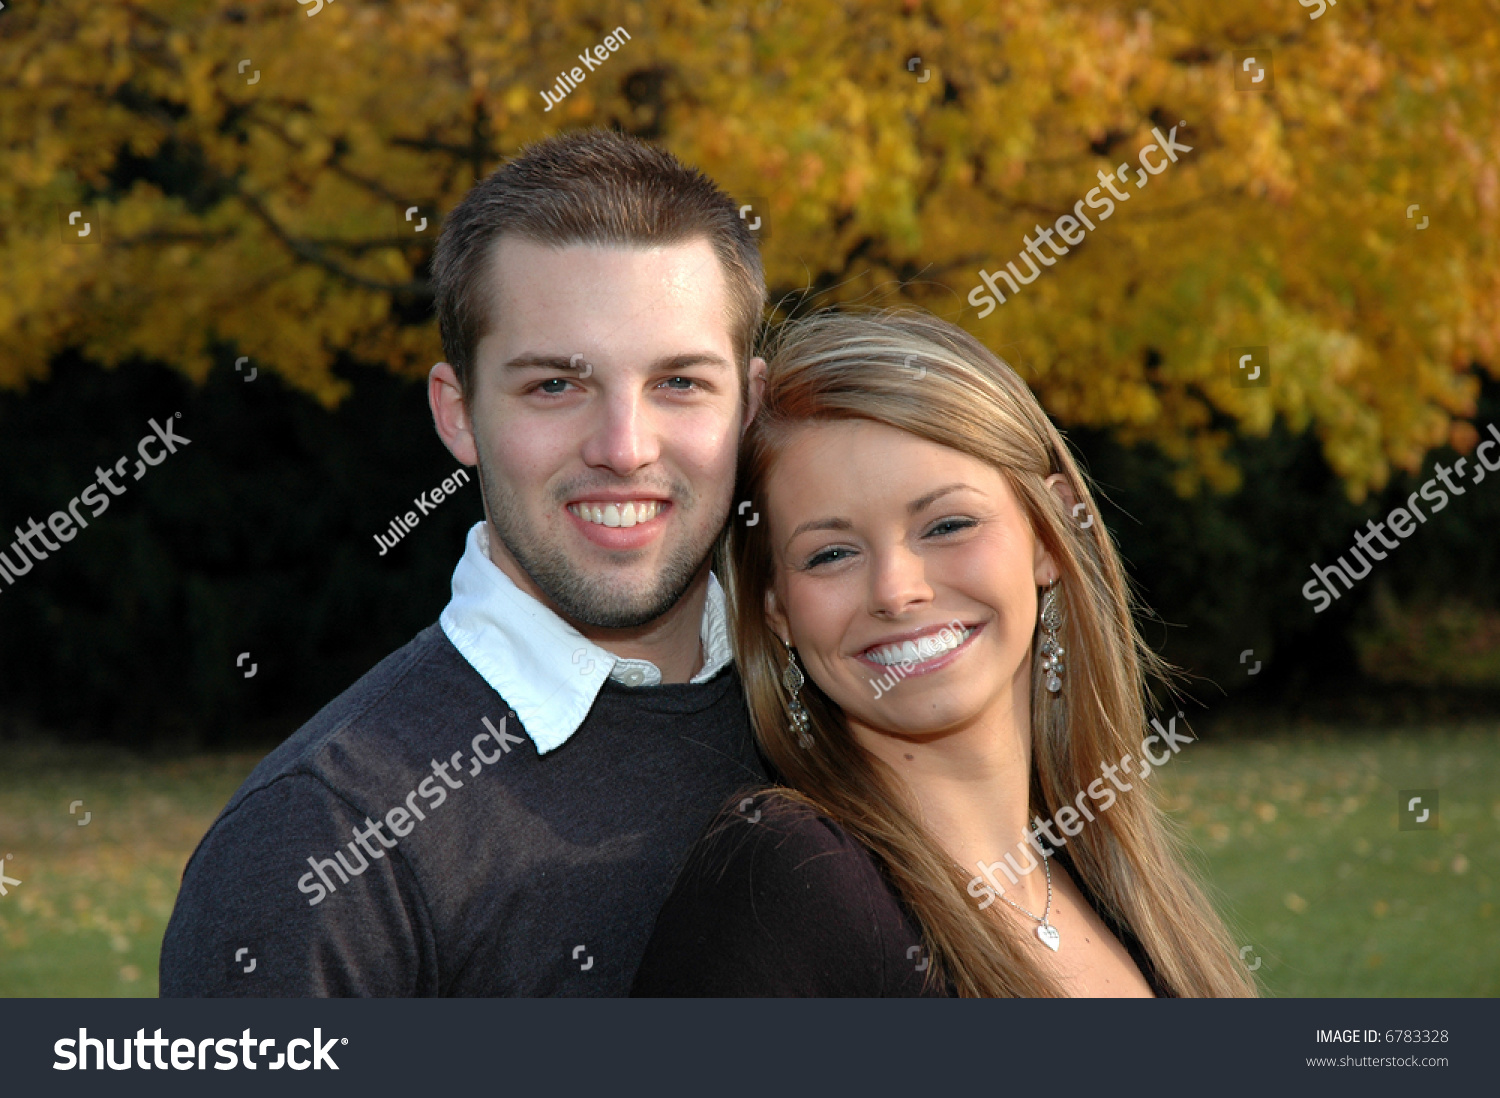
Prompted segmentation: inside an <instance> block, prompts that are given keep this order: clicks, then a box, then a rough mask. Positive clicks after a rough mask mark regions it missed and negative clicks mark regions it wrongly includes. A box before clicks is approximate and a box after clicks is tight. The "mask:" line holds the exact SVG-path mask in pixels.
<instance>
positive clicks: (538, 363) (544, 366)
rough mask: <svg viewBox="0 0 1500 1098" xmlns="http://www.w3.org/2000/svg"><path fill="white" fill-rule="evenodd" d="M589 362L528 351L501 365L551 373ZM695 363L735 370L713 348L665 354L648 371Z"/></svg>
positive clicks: (678, 368)
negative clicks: (575, 363) (575, 361)
mask: <svg viewBox="0 0 1500 1098" xmlns="http://www.w3.org/2000/svg"><path fill="white" fill-rule="evenodd" d="M575 358H576V359H577V365H574V359H575ZM587 363H588V356H587V355H582V356H576V355H553V354H540V353H537V352H533V351H527V352H525V353H524V354H519V355H516V357H515V358H512V359H510V360H509V361H508V362H506V363H505V364H504V365H503V366H502V367H501V369H503V370H545V371H547V372H548V373H569V372H571V371H575V370H582V369H584V368H585V367H586V365H587ZM694 366H712V367H717V368H719V369H722V370H731V369H733V368H734V364H733V363H731V362H730V361H729V360H728V359H727V358H725V357H724V356H723V355H719V354H715V353H713V352H712V351H684V352H683V353H681V354H675V355H663V356H662V357H661V358H658V359H656V360H655V361H654V362H652V363H651V364H650V366H648V367H647V372H648V373H653V374H655V373H665V372H670V371H672V370H687V369H690V368H692V367H694Z"/></svg>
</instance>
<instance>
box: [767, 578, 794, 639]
mask: <svg viewBox="0 0 1500 1098" xmlns="http://www.w3.org/2000/svg"><path fill="white" fill-rule="evenodd" d="M766 622H767V623H768V624H769V625H770V626H771V632H773V633H775V634H776V635H777V636H778V637H780V638H781V643H782V644H790V643H791V639H792V631H791V630H790V629H788V628H787V620H786V615H785V614H784V613H782V611H781V603H780V601H779V600H778V599H777V598H776V588H774V587H768V588H766Z"/></svg>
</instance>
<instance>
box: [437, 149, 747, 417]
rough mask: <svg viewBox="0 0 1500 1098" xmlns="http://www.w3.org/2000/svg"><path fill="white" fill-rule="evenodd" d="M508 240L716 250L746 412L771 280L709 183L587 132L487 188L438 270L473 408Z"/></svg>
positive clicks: (450, 233)
mask: <svg viewBox="0 0 1500 1098" xmlns="http://www.w3.org/2000/svg"><path fill="white" fill-rule="evenodd" d="M502 236H516V237H521V238H523V239H526V240H530V241H533V242H534V243H537V244H542V245H547V246H551V247H559V248H561V247H566V246H568V245H572V244H604V245H621V244H623V245H645V244H677V243H684V242H688V241H691V240H695V239H699V238H702V239H706V240H707V241H708V243H709V244H710V246H711V247H712V248H713V250H714V252H715V254H716V255H718V257H719V262H720V263H721V264H722V265H723V268H724V281H725V285H726V286H727V287H728V294H729V313H730V315H729V317H728V318H727V319H728V321H729V327H730V337H731V339H732V341H733V346H734V355H735V359H736V362H737V364H738V366H739V373H740V398H741V402H742V407H743V401H744V400H745V398H746V391H747V381H746V378H747V372H748V369H749V361H750V355H751V353H752V348H753V347H754V344H755V337H756V334H757V333H758V331H759V328H760V324H761V318H762V315H763V313H764V310H765V302H766V280H765V272H764V269H763V268H762V267H761V262H760V250H759V248H758V247H757V245H756V242H755V238H754V237H753V236H752V235H751V234H750V230H749V229H748V228H747V227H746V225H745V221H744V219H743V218H741V217H740V216H739V211H738V209H737V208H736V206H735V204H734V202H733V200H731V199H730V197H729V196H728V195H727V194H725V193H724V192H723V191H721V190H720V189H719V188H718V186H717V185H715V183H714V182H713V180H711V179H709V178H708V177H707V176H706V175H704V174H703V173H702V172H700V171H698V170H697V169H696V168H689V167H687V166H686V165H684V164H683V163H682V162H681V161H680V160H678V159H677V158H676V157H675V156H673V155H672V154H671V153H669V152H667V151H665V150H663V149H658V148H656V147H655V146H653V145H649V144H647V143H646V142H644V141H641V140H639V139H637V138H633V137H627V136H625V135H623V134H618V133H613V132H611V131H608V130H588V131H585V132H579V133H571V134H562V135H558V136H555V137H550V138H547V139H546V140H544V141H540V142H538V143H537V144H535V145H532V146H530V147H529V148H527V149H525V150H523V151H522V153H521V154H520V155H519V156H517V157H516V158H515V159H513V160H511V161H509V162H508V163H506V164H504V165H503V166H502V167H500V168H499V169H497V170H496V171H495V172H493V173H492V174H491V175H490V176H489V177H488V178H486V179H484V180H483V181H481V182H480V183H477V184H476V185H475V186H474V188H473V189H472V190H470V191H469V193H468V194H467V195H465V196H464V199H463V201H462V202H460V203H459V204H458V206H457V207H456V208H455V209H454V210H453V212H452V213H450V214H449V215H448V216H447V218H446V219H445V221H444V223H443V231H442V235H441V236H440V237H439V238H438V243H437V250H436V252H435V253H434V255H433V259H432V281H433V290H434V295H435V297H436V299H437V314H438V330H439V331H440V332H441V334H442V339H443V355H444V356H445V357H446V359H447V360H448V362H449V363H450V364H451V365H452V367H453V370H454V373H455V374H457V376H458V382H459V387H460V388H461V389H462V391H463V395H464V400H465V401H468V400H470V398H471V396H472V393H473V385H474V377H473V373H474V354H475V351H476V349H477V348H478V346H479V341H480V340H481V339H483V338H484V336H485V335H486V334H488V330H489V326H490V318H491V315H492V311H491V302H492V301H493V287H491V286H490V285H489V282H490V279H489V277H488V274H489V263H490V260H491V256H492V255H493V252H494V248H493V245H494V244H495V242H496V241H498V240H499V239H500V238H501V237H502Z"/></svg>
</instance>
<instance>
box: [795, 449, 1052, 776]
mask: <svg viewBox="0 0 1500 1098" xmlns="http://www.w3.org/2000/svg"><path fill="white" fill-rule="evenodd" d="M766 503H767V508H768V510H769V515H768V516H767V517H768V520H769V530H768V532H769V534H770V537H771V547H772V555H773V558H774V561H775V578H774V582H773V589H772V591H771V592H769V593H768V595H767V598H766V609H767V613H768V616H769V619H770V621H771V623H772V627H773V628H774V629H775V630H776V632H777V633H778V635H780V636H781V637H782V638H783V639H785V640H790V641H791V643H792V646H793V647H795V648H796V649H797V654H798V656H799V657H800V659H801V662H802V664H803V666H804V667H805V668H806V670H807V674H808V675H809V676H810V677H811V678H812V679H813V681H815V682H816V683H817V685H818V686H819V687H820V688H821V689H822V690H823V692H824V693H826V694H827V695H828V696H829V697H830V698H831V699H833V701H834V702H835V703H836V704H837V705H839V706H840V707H841V708H842V709H843V710H844V712H845V714H846V715H847V716H848V718H849V721H850V726H851V728H852V729H853V730H854V734H855V736H856V738H858V739H860V740H861V741H862V742H865V743H866V745H867V746H870V747H877V744H878V743H879V742H881V741H884V742H885V743H886V744H887V745H889V744H890V742H891V741H890V740H889V737H890V736H893V735H894V736H900V737H904V738H907V739H911V740H917V741H929V740H936V739H938V738H940V737H943V736H946V735H952V734H954V733H959V732H962V731H964V730H966V729H968V728H971V727H974V726H976V724H979V725H983V726H986V727H988V726H990V725H991V723H992V722H993V721H995V720H997V719H998V720H1000V721H1005V722H1008V721H1012V720H1013V721H1015V722H1018V723H1017V725H1016V727H1018V728H1029V726H1030V681H1031V680H1030V667H1031V662H1030V648H1031V639H1032V635H1033V632H1034V630H1035V628H1036V620H1037V588H1038V587H1039V586H1045V585H1046V584H1047V583H1050V582H1051V581H1052V580H1053V579H1055V578H1056V577H1057V575H1058V570H1057V567H1056V565H1055V564H1054V563H1053V560H1052V558H1051V556H1050V555H1049V554H1048V553H1047V552H1046V551H1045V550H1044V549H1043V548H1042V546H1041V543H1040V542H1038V541H1037V539H1036V538H1035V536H1034V535H1033V533H1032V530H1031V525H1030V523H1029V522H1028V521H1027V519H1026V516H1025V515H1024V514H1023V513H1022V511H1021V508H1020V506H1019V504H1018V503H1017V501H1016V498H1015V494H1014V493H1013V492H1012V491H1011V488H1010V485H1009V483H1008V482H1007V480H1006V479H1005V476H1004V475H1003V474H1002V473H1001V472H1000V471H999V470H997V469H994V468H992V467H991V466H989V465H987V464H986V463H984V462H982V461H978V460H976V459H974V458H971V457H969V456H968V455H966V454H961V453H959V452H958V451H956V450H950V449H948V448H947V447H945V446H939V445H938V444H936V443H933V442H928V441H926V440H925V439H920V438H917V437H916V436H914V435H909V434H907V433H906V432H904V431H898V430H896V429H895V428H892V427H887V426H885V425H883V424H877V423H871V422H869V421H867V420H844V421H838V422H831V423H815V424H809V425H807V426H805V427H802V428H799V429H798V430H797V431H796V433H795V434H794V435H793V436H792V439H791V442H790V445H788V447H787V448H786V450H785V451H784V452H783V454H782V457H781V459H780V460H779V461H778V462H777V463H776V465H775V467H774V468H773V469H772V472H771V476H770V483H769V484H768V486H767V492H766ZM960 630H961V631H960ZM924 638H925V639H924ZM872 737H873V739H872ZM882 753H883V752H882Z"/></svg>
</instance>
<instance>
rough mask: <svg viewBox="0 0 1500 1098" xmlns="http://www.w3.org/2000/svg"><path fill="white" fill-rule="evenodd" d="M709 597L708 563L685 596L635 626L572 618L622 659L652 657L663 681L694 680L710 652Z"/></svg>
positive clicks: (589, 636)
mask: <svg viewBox="0 0 1500 1098" xmlns="http://www.w3.org/2000/svg"><path fill="white" fill-rule="evenodd" d="M707 601H708V567H707V566H706V565H705V566H704V568H703V571H702V573H701V574H700V575H699V576H698V577H697V578H696V579H695V580H694V581H693V583H692V586H690V587H689V588H688V589H687V591H686V592H685V593H684V594H683V596H682V598H680V599H678V600H677V602H676V604H675V605H674V606H673V607H672V609H670V610H668V611H667V612H666V613H665V614H663V615H662V616H661V617H659V618H657V619H655V620H654V621H649V622H647V623H646V624H645V625H641V626H636V627H635V628H633V629H600V628H598V627H596V626H592V625H583V624H580V623H578V622H570V623H569V624H570V625H572V626H573V627H574V628H575V629H577V630H578V631H579V632H580V633H582V634H583V635H584V636H585V637H587V638H588V639H589V640H591V641H593V642H594V643H595V644H597V645H598V646H599V647H600V648H603V649H604V650H605V651H607V652H613V653H614V654H615V655H617V656H619V657H620V658H621V659H627V660H649V661H650V662H652V663H654V664H655V665H656V667H657V669H658V670H659V671H660V672H661V681H662V682H663V683H669V682H673V683H682V682H690V681H692V678H693V676H694V675H696V674H697V673H698V672H699V671H701V670H703V664H704V662H705V661H706V660H707V657H708V654H707V653H706V652H704V650H703V639H702V637H703V609H704V606H705V604H706V603H707Z"/></svg>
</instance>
